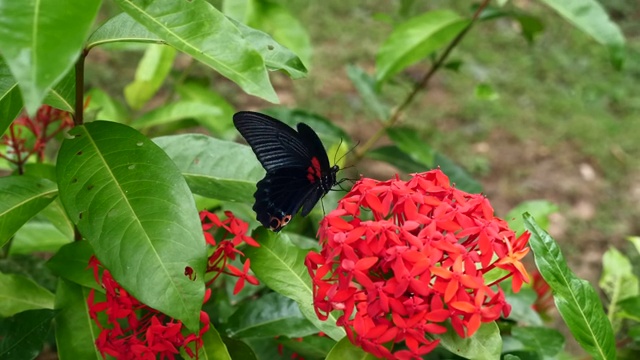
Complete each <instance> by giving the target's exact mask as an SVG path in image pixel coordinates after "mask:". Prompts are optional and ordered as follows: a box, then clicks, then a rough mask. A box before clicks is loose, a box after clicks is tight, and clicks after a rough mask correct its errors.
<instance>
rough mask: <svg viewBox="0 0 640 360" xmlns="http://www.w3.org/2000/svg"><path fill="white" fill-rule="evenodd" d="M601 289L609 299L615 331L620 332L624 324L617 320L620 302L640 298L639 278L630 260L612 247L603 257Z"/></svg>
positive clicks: (608, 314) (610, 317) (610, 313)
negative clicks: (639, 289)
mask: <svg viewBox="0 0 640 360" xmlns="http://www.w3.org/2000/svg"><path fill="white" fill-rule="evenodd" d="M599 285H600V288H601V289H602V291H604V292H605V294H607V297H608V298H609V308H608V310H607V316H608V318H609V321H610V322H611V326H612V327H613V329H614V331H616V332H617V331H618V330H620V326H622V322H621V321H619V320H618V319H617V313H618V310H619V309H618V302H620V301H622V300H625V299H628V298H632V297H635V296H638V278H637V277H636V276H635V275H634V274H633V268H632V266H631V262H630V261H629V258H627V257H626V256H624V255H623V254H622V253H621V252H620V251H618V250H616V249H615V248H613V247H611V248H609V250H607V252H605V253H604V255H603V257H602V276H601V277H600V283H599Z"/></svg>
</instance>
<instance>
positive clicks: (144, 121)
mask: <svg viewBox="0 0 640 360" xmlns="http://www.w3.org/2000/svg"><path fill="white" fill-rule="evenodd" d="M220 115H222V110H221V109H220V108H218V107H217V106H215V105H210V104H205V103H201V102H195V101H188V100H187V101H184V100H179V101H177V102H173V103H169V104H166V105H163V106H160V107H158V108H156V109H154V110H151V111H149V112H147V113H145V114H144V115H142V116H140V117H139V118H138V119H136V120H135V121H134V122H133V124H132V125H133V126H134V127H135V128H136V129H145V128H150V127H152V126H158V125H164V124H169V123H172V122H177V121H180V120H186V119H192V118H193V119H196V120H211V119H212V117H219V116H220ZM213 119H215V118H213ZM202 125H204V126H206V127H207V129H209V128H213V129H215V124H208V123H202Z"/></svg>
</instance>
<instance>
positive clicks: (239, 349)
mask: <svg viewBox="0 0 640 360" xmlns="http://www.w3.org/2000/svg"><path fill="white" fill-rule="evenodd" d="M222 341H224V344H225V345H226V346H227V351H228V352H229V355H231V358H232V359H243V360H257V357H256V354H254V352H253V350H251V347H250V346H249V345H247V344H246V343H245V342H244V341H241V340H236V339H232V338H229V337H226V336H223V337H222Z"/></svg>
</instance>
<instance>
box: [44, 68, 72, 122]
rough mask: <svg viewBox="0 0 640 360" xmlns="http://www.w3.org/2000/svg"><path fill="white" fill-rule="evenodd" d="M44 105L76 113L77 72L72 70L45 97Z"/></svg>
mask: <svg viewBox="0 0 640 360" xmlns="http://www.w3.org/2000/svg"><path fill="white" fill-rule="evenodd" d="M42 102H43V103H45V104H47V105H50V106H52V107H54V108H56V109H61V110H64V111H67V112H70V113H73V112H74V111H75V104H76V72H75V69H71V70H69V71H68V72H67V74H66V75H65V76H64V77H63V78H62V80H60V81H58V82H57V83H56V84H55V85H54V86H53V88H52V89H51V90H50V91H49V92H48V93H47V95H46V96H45V97H44V100H43V101H42Z"/></svg>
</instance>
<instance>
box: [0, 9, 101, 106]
mask: <svg viewBox="0 0 640 360" xmlns="http://www.w3.org/2000/svg"><path fill="white" fill-rule="evenodd" d="M99 7H100V0H43V1H41V0H25V1H12V0H0V55H2V56H3V57H4V59H5V61H6V62H7V64H8V65H9V68H10V69H11V73H12V74H13V76H14V78H15V79H16V80H17V81H18V85H19V86H20V89H21V90H22V97H23V99H24V103H25V106H26V108H27V110H28V111H29V113H30V114H35V112H36V110H37V109H38V107H39V106H40V104H41V103H42V100H43V99H44V96H45V95H46V94H47V92H48V91H49V89H51V87H52V86H53V85H55V84H56V83H57V82H58V81H60V80H61V79H62V78H63V77H64V75H65V74H67V72H68V71H69V70H70V69H71V68H72V67H73V65H74V64H75V62H76V60H77V59H78V56H79V55H80V52H81V51H82V46H83V42H84V40H85V39H86V37H87V34H88V32H89V29H90V28H91V25H92V24H93V20H94V18H95V16H96V14H97V12H98V8H99Z"/></svg>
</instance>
